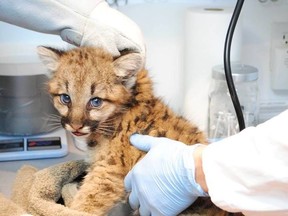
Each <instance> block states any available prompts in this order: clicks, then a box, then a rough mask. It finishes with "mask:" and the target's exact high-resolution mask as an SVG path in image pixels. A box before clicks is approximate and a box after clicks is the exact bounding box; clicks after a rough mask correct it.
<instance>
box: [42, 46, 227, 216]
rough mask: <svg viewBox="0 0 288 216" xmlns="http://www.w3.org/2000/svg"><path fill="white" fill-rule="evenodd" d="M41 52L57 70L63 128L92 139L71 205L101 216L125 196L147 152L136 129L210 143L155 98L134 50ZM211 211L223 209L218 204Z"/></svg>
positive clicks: (52, 86)
mask: <svg viewBox="0 0 288 216" xmlns="http://www.w3.org/2000/svg"><path fill="white" fill-rule="evenodd" d="M38 53H39V55H40V57H41V58H42V60H43V62H44V64H45V65H46V66H47V68H48V69H49V70H50V71H51V74H52V76H51V77H52V78H51V80H50V82H49V84H48V87H49V92H50V94H51V95H52V97H53V102H54V105H55V107H56V108H57V109H58V111H59V113H60V115H61V123H62V125H63V127H64V128H66V129H67V130H68V131H70V132H71V133H72V134H73V133H74V135H77V136H79V135H81V136H84V137H87V145H88V146H89V150H90V155H92V156H91V161H90V162H91V165H90V168H89V170H88V174H87V176H86V177H85V179H84V182H83V184H82V186H81V187H80V190H79V192H78V194H77V195H76V197H75V199H74V201H73V203H72V205H71V208H74V209H77V210H80V211H85V212H90V213H94V214H95V215H99V216H101V215H107V212H108V211H109V210H110V209H111V208H112V207H113V206H114V205H115V204H116V203H118V202H120V201H121V200H125V197H126V193H125V190H124V185H123V179H124V177H125V175H126V174H127V173H128V171H129V170H130V169H131V168H132V167H133V166H134V165H135V163H136V162H137V161H139V160H140V159H141V157H143V155H144V152H141V151H139V150H137V149H136V148H134V147H133V146H131V145H130V143H129V137H130V135H132V134H133V133H140V134H148V135H152V136H158V137H168V138H171V139H174V140H179V141H181V142H183V143H186V144H188V145H190V144H195V143H206V142H207V141H206V138H205V135H204V134H203V132H202V131H200V130H199V129H198V128H197V126H195V125H194V124H192V123H191V122H189V121H188V120H186V119H185V118H183V117H181V116H178V115H176V114H175V113H174V112H173V111H172V110H171V109H170V108H169V107H168V106H167V105H166V104H164V103H163V102H162V101H161V100H160V99H159V98H157V97H155V96H154V94H153V89H152V82H151V79H150V78H149V76H148V72H147V70H145V69H144V68H143V65H142V61H141V57H140V55H138V54H136V53H128V54H126V55H123V56H121V57H119V58H116V59H114V58H113V57H112V56H111V55H109V54H108V53H106V52H105V51H103V50H101V49H96V48H91V47H90V48H89V47H82V48H76V49H73V50H70V51H59V50H55V49H52V48H45V47H39V48H38ZM203 203H205V205H207V202H202V203H201V204H199V206H203ZM211 206H212V204H211V203H210V204H209V208H210V207H211ZM207 208H208V207H207ZM194 211H196V210H194ZM205 212H206V211H205ZM211 212H213V213H212V215H221V214H222V213H223V212H222V213H221V214H220V212H221V211H219V210H215V209H214V207H213V210H212V211H211ZM215 212H217V214H216V213H215ZM218 213H219V214H218ZM223 215H225V214H224V213H223Z"/></svg>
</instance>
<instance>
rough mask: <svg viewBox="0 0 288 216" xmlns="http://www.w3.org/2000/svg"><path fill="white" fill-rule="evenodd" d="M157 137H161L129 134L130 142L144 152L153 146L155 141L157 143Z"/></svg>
mask: <svg viewBox="0 0 288 216" xmlns="http://www.w3.org/2000/svg"><path fill="white" fill-rule="evenodd" d="M159 139H161V138H157V137H152V136H148V135H140V134H133V135H132V136H130V142H131V144H132V145H133V146H135V147H136V148H138V149H139V150H141V151H145V152H148V151H149V150H150V149H151V148H152V147H153V146H155V145H157V143H159Z"/></svg>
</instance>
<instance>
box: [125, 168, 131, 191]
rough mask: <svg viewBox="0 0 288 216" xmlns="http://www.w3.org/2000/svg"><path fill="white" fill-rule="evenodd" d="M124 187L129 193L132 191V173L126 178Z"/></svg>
mask: <svg viewBox="0 0 288 216" xmlns="http://www.w3.org/2000/svg"><path fill="white" fill-rule="evenodd" d="M124 186H125V190H126V191H127V192H130V191H131V190H132V172H131V171H130V172H128V174H127V175H126V176H125V178H124Z"/></svg>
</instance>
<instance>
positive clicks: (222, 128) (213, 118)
mask: <svg viewBox="0 0 288 216" xmlns="http://www.w3.org/2000/svg"><path fill="white" fill-rule="evenodd" d="M231 70H232V77H233V80H234V85H235V88H236V92H237V95H238V99H239V102H240V105H241V109H242V112H243V116H244V121H245V126H246V127H247V126H254V125H256V124H257V119H258V84H257V80H258V70H257V68H255V67H252V66H249V65H243V64H236V63H234V64H232V65H231ZM212 78H213V79H212V83H211V86H210V93H209V117H208V127H209V128H208V136H209V139H210V140H211V141H215V140H219V139H221V138H225V137H228V136H231V135H233V134H236V133H238V132H239V125H238V119H237V116H236V112H235V109H234V106H233V103H232V100H231V97H230V93H229V90H228V86H227V83H226V78H225V72H224V66H223V65H217V66H215V67H213V68H212Z"/></svg>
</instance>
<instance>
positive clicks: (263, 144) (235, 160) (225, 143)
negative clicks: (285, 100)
mask: <svg viewBox="0 0 288 216" xmlns="http://www.w3.org/2000/svg"><path fill="white" fill-rule="evenodd" d="M203 169H204V173H205V176H206V182H207V186H208V190H209V195H210V196H211V199H212V201H213V203H215V204H216V205H217V206H219V207H220V208H222V209H225V210H227V211H230V212H242V213H243V214H244V215H253V216H254V215H257V216H260V215H261V216H266V215H269V216H270V215H271V216H281V215H288V110H287V111H285V112H283V113H281V114H280V115H278V116H276V117H274V118H272V119H270V120H268V121H267V122H265V123H263V124H260V125H258V126H257V127H249V128H246V129H245V130H243V131H242V132H240V133H239V134H237V135H234V136H231V137H229V138H226V139H223V140H221V141H219V142H216V143H212V144H210V145H209V146H208V147H207V148H206V149H205V150H204V153H203Z"/></svg>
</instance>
